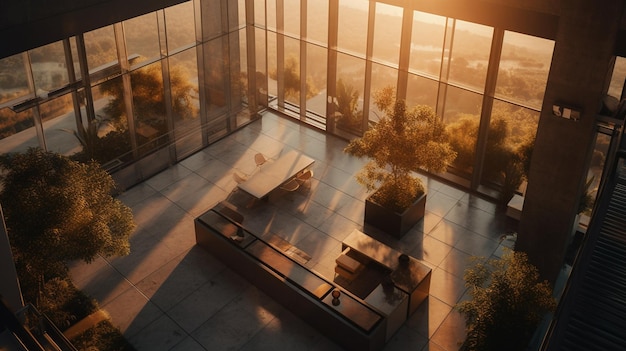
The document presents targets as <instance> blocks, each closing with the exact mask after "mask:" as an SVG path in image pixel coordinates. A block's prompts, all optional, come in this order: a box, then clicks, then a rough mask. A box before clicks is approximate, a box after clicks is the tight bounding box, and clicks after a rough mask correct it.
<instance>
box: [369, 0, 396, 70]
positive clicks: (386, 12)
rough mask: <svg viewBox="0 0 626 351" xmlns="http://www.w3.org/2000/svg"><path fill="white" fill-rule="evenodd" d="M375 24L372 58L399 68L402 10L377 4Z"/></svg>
mask: <svg viewBox="0 0 626 351" xmlns="http://www.w3.org/2000/svg"><path fill="white" fill-rule="evenodd" d="M374 23H375V24H374V47H373V53H372V58H373V59H374V60H377V61H381V62H385V63H389V64H391V65H393V66H394V67H396V68H397V67H398V60H399V58H400V37H401V34H402V8H401V7H397V6H391V5H386V4H382V3H376V19H375V20H374ZM374 80H375V79H374Z"/></svg>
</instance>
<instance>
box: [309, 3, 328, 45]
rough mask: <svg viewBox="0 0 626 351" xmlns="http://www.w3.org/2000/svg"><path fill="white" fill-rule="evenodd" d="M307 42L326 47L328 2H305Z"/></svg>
mask: <svg viewBox="0 0 626 351" xmlns="http://www.w3.org/2000/svg"><path fill="white" fill-rule="evenodd" d="M306 26H307V27H306V36H307V38H306V39H307V40H308V41H312V42H315V43H316V44H320V45H323V46H328V0H315V1H307V22H306Z"/></svg>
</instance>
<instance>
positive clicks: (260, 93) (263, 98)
mask: <svg viewBox="0 0 626 351" xmlns="http://www.w3.org/2000/svg"><path fill="white" fill-rule="evenodd" d="M265 33H266V32H265V31H264V30H261V29H256V30H255V39H256V44H255V50H256V52H255V58H256V76H255V78H256V86H257V88H256V91H257V104H259V105H261V106H267V70H266V67H267V64H266V63H267V60H266V56H265V54H266V49H267V48H266V46H265Z"/></svg>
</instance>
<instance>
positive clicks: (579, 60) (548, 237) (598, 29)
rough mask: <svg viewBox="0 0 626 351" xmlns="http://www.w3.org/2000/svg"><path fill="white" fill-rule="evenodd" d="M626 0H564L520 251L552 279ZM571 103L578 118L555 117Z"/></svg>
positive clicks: (591, 140) (582, 175)
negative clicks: (555, 107) (557, 106)
mask: <svg viewBox="0 0 626 351" xmlns="http://www.w3.org/2000/svg"><path fill="white" fill-rule="evenodd" d="M622 12H623V1H621V0H607V1H603V2H602V6H598V4H597V3H596V2H594V1H590V0H568V1H566V2H563V4H562V7H561V11H560V16H559V23H558V31H557V37H556V43H555V47H554V55H553V59H552V66H551V69H550V74H549V77H548V83H547V87H546V93H545V97H544V102H543V107H542V112H541V117H540V120H539V126H538V130H537V139H536V142H535V149H534V152H533V155H532V160H531V167H530V175H529V181H528V189H527V192H526V198H525V202H524V210H523V212H522V216H521V222H520V228H519V235H518V239H517V244H516V250H521V251H525V252H527V253H528V254H529V259H530V262H531V263H533V264H535V265H536V266H537V267H538V268H539V270H540V272H541V274H542V276H543V277H544V278H546V279H548V280H550V281H552V282H554V280H555V279H556V277H557V275H558V273H559V270H560V268H561V267H562V264H563V260H564V255H565V250H566V247H567V244H568V243H569V241H570V238H569V236H570V235H571V230H572V227H573V225H574V217H575V215H576V209H577V206H578V202H579V198H580V194H581V193H582V192H583V188H584V183H585V180H586V173H587V167H588V164H589V162H590V159H591V155H592V152H593V145H594V135H595V117H596V114H597V113H598V112H599V103H600V101H601V99H602V97H603V96H604V94H605V92H606V86H607V80H608V79H609V78H610V73H611V71H612V62H613V53H614V49H615V42H616V38H617V34H618V31H619V27H620V22H621V15H622ZM553 104H560V105H571V106H572V107H574V108H575V109H578V110H579V111H580V112H581V118H580V120H578V121H573V120H570V119H565V118H562V117H557V116H554V115H553V113H552V105H553Z"/></svg>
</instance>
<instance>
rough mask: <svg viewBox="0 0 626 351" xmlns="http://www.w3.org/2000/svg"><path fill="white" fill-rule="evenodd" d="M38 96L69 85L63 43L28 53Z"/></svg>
mask: <svg viewBox="0 0 626 351" xmlns="http://www.w3.org/2000/svg"><path fill="white" fill-rule="evenodd" d="M28 54H29V55H30V63H31V67H32V70H33V79H34V81H35V90H36V91H37V95H42V94H41V93H42V92H44V93H47V92H50V91H51V90H55V89H58V88H61V87H63V86H64V85H67V84H68V83H69V79H68V75H67V67H66V64H65V50H64V49H63V42H62V41H57V42H54V43H52V44H48V45H45V46H40V47H38V48H36V49H33V50H30V51H29V52H28Z"/></svg>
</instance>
